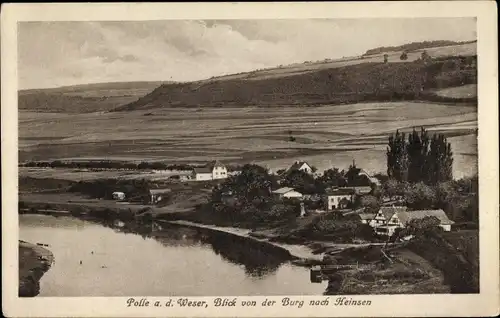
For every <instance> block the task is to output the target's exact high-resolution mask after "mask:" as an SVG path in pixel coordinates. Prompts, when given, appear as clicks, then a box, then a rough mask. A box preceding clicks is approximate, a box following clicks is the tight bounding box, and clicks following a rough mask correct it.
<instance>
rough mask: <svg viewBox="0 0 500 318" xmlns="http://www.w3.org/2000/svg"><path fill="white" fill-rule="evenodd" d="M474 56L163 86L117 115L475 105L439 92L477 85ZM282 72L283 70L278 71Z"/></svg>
mask: <svg viewBox="0 0 500 318" xmlns="http://www.w3.org/2000/svg"><path fill="white" fill-rule="evenodd" d="M475 60H476V58H475V57H474V56H472V57H471V56H468V57H465V56H449V57H441V58H434V59H432V60H431V61H425V62H424V61H422V60H413V61H410V62H408V61H405V62H402V61H399V62H389V63H383V62H366V63H358V64H352V65H346V66H340V67H335V68H325V69H315V70H310V71H308V72H299V73H287V74H286V75H283V74H281V75H280V76H262V74H261V73H262V72H260V75H261V76H260V77H259V78H255V77H252V73H247V77H246V78H245V77H238V75H235V76H232V77H231V76H226V77H220V78H213V79H210V80H206V81H200V82H192V83H176V84H164V85H161V86H160V87H158V88H157V89H155V90H154V91H153V92H151V93H150V94H148V95H146V96H144V97H141V98H139V99H138V100H137V101H135V102H132V103H130V104H128V105H124V106H121V107H118V108H116V109H115V110H116V111H130V110H139V109H141V110H144V109H154V108H162V107H199V106H206V107H221V106H224V107H242V106H287V105H327V104H347V103H356V102H361V101H364V102H367V101H397V100H430V101H438V102H457V101H461V102H474V101H475V97H464V98H452V97H446V96H443V95H438V94H436V90H440V89H444V88H449V87H458V86H463V85H467V84H476V83H477V75H476V73H477V70H476V63H475ZM278 71H279V69H278Z"/></svg>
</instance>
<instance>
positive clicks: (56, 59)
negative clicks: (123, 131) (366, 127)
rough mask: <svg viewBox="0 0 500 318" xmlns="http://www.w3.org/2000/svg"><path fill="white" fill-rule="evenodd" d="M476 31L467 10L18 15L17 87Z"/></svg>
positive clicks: (471, 35) (303, 56)
mask: <svg viewBox="0 0 500 318" xmlns="http://www.w3.org/2000/svg"><path fill="white" fill-rule="evenodd" d="M475 39H476V21H475V19H473V18H415V19H408V18H405V19H351V20H345V19H342V20H340V19H328V20H327V19H310V20H302V19H301V20H298V19H294V20H224V21H222V20H220V21H216V20H210V21H208V20H205V21H195V20H165V21H119V22H22V23H19V24H18V76H19V88H20V89H28V88H50V87H58V86H66V85H76V84H86V83H100V82H125V81H195V80H201V79H206V78H209V77H212V76H220V75H225V74H232V73H238V72H246V71H252V70H255V69H261V68H267V67H273V66H277V65H280V64H281V65H287V64H291V63H297V62H298V63H301V62H304V61H316V60H323V59H325V58H331V59H335V58H341V57H343V56H355V55H360V54H362V53H364V52H365V51H366V50H368V49H371V48H375V47H379V46H392V45H401V44H405V43H409V42H414V41H431V40H452V41H468V40H475Z"/></svg>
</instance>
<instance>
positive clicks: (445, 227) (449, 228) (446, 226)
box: [439, 224, 451, 232]
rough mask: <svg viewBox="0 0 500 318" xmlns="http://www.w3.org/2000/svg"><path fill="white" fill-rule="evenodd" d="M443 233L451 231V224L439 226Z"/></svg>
mask: <svg viewBox="0 0 500 318" xmlns="http://www.w3.org/2000/svg"><path fill="white" fill-rule="evenodd" d="M439 226H440V227H441V228H442V229H443V230H444V231H445V232H450V231H451V224H440V225H439Z"/></svg>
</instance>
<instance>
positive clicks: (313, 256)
mask: <svg viewBox="0 0 500 318" xmlns="http://www.w3.org/2000/svg"><path fill="white" fill-rule="evenodd" d="M156 222H160V223H162V222H165V223H168V224H177V225H182V226H186V227H192V228H198V229H206V230H210V231H216V232H221V233H226V234H230V235H234V236H238V237H241V238H245V239H248V240H252V241H254V242H257V243H264V244H267V245H270V246H272V247H275V248H278V249H281V250H283V251H286V252H287V253H288V254H289V255H290V256H291V258H292V259H293V260H294V261H295V263H297V264H301V263H302V264H304V263H308V264H310V263H316V262H321V261H323V256H324V253H317V252H315V251H314V250H313V249H311V248H309V247H308V246H304V245H290V244H281V243H276V242H271V241H269V240H268V239H265V238H258V237H255V236H252V235H251V233H252V231H251V230H249V229H241V228H233V227H220V226H215V225H206V224H200V223H195V222H190V221H183V220H176V221H156Z"/></svg>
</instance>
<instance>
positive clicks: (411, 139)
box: [406, 127, 429, 182]
mask: <svg viewBox="0 0 500 318" xmlns="http://www.w3.org/2000/svg"><path fill="white" fill-rule="evenodd" d="M406 147H407V153H408V181H409V182H419V181H422V178H423V176H425V175H426V172H427V169H428V162H427V160H428V152H429V150H428V149H429V136H428V135H427V131H426V130H425V129H424V128H423V127H422V128H421V130H420V134H419V133H418V132H417V131H416V130H415V129H413V131H412V133H411V134H410V135H409V136H408V144H407V146H406ZM424 181H425V180H424Z"/></svg>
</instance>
